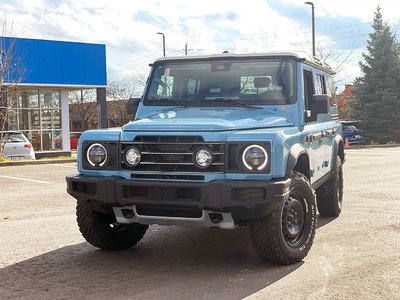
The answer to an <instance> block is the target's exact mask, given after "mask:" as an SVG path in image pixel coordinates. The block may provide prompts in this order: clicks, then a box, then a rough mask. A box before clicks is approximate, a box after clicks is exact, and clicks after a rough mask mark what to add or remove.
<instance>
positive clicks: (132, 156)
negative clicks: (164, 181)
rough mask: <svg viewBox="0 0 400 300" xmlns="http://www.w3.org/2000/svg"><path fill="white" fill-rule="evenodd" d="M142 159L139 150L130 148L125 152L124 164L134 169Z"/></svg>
mask: <svg viewBox="0 0 400 300" xmlns="http://www.w3.org/2000/svg"><path fill="white" fill-rule="evenodd" d="M141 158H142V155H141V153H140V150H139V149H138V148H136V147H130V148H128V149H127V150H125V162H126V163H128V164H129V165H130V166H131V167H136V166H137V165H138V164H139V163H140V160H141Z"/></svg>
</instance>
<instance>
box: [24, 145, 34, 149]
mask: <svg viewBox="0 0 400 300" xmlns="http://www.w3.org/2000/svg"><path fill="white" fill-rule="evenodd" d="M24 147H25V148H28V149H31V148H32V145H31V144H25V145H24Z"/></svg>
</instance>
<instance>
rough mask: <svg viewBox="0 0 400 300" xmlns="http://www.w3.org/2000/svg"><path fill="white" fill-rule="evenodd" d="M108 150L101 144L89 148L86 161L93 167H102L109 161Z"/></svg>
mask: <svg viewBox="0 0 400 300" xmlns="http://www.w3.org/2000/svg"><path fill="white" fill-rule="evenodd" d="M107 156H108V155H107V150H106V148H105V147H104V146H103V145H102V144H99V143H95V144H92V145H90V146H89V148H88V149H87V151H86V159H87V161H88V163H89V164H90V165H91V166H92V167H102V166H103V165H104V164H105V163H106V161H107Z"/></svg>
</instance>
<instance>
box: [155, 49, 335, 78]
mask: <svg viewBox="0 0 400 300" xmlns="http://www.w3.org/2000/svg"><path fill="white" fill-rule="evenodd" d="M244 58H255V59H259V58H291V59H294V60H296V61H302V62H305V63H306V64H308V65H311V66H313V67H315V68H318V69H321V70H323V71H325V72H327V73H329V74H334V72H333V70H332V69H331V68H330V67H329V65H327V64H326V63H323V62H322V61H321V60H319V59H318V58H317V57H314V56H312V55H310V54H308V53H307V52H301V51H299V52H268V53H242V54H237V53H221V54H210V55H196V56H194V55H193V56H191V55H189V56H188V55H186V56H167V57H161V58H158V59H156V60H155V62H154V63H160V62H181V61H205V60H220V59H233V60H234V59H244Z"/></svg>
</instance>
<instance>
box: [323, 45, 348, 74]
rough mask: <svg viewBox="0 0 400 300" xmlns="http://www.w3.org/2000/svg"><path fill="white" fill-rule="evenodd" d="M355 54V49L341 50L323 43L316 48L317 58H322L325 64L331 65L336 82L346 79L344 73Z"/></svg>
mask: <svg viewBox="0 0 400 300" xmlns="http://www.w3.org/2000/svg"><path fill="white" fill-rule="evenodd" d="M353 54H354V50H353V49H349V50H339V49H335V48H332V47H329V46H324V45H321V44H320V45H317V48H316V56H317V58H318V59H320V60H321V62H323V63H324V64H327V65H329V66H330V67H331V68H332V70H333V72H335V75H334V81H335V82H339V81H344V80H345V79H346V78H345V76H344V75H343V74H342V73H343V71H344V69H345V68H346V64H347V63H348V62H349V61H350V59H351V57H352V55H353Z"/></svg>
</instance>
